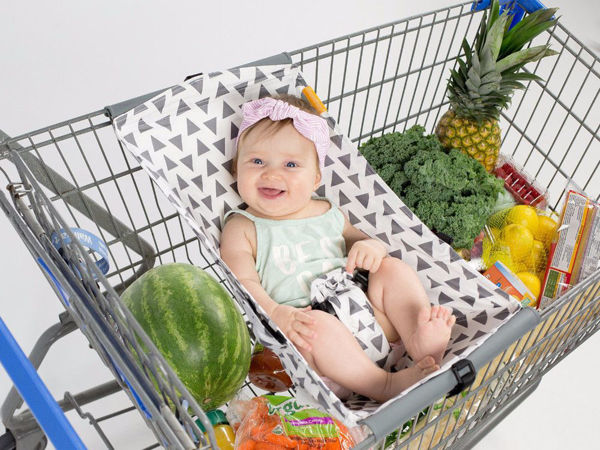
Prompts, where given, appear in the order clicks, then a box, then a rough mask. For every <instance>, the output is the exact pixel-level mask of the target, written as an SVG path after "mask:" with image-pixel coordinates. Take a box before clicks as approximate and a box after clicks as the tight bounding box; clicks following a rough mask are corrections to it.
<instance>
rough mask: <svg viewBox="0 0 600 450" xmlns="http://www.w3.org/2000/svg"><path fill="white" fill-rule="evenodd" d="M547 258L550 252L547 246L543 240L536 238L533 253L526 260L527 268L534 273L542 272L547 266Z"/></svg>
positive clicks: (532, 248)
mask: <svg viewBox="0 0 600 450" xmlns="http://www.w3.org/2000/svg"><path fill="white" fill-rule="evenodd" d="M547 260H548V252H547V251H546V246H545V245H544V243H543V242H542V241H538V240H537V239H534V240H533V246H532V247H531V253H529V256H528V257H527V260H526V265H527V269H528V270H529V271H530V272H534V273H537V272H540V271H542V270H544V269H545V268H546V262H547Z"/></svg>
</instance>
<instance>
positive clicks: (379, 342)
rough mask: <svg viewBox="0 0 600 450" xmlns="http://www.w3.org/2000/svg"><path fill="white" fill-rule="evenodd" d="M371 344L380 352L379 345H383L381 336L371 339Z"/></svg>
mask: <svg viewBox="0 0 600 450" xmlns="http://www.w3.org/2000/svg"><path fill="white" fill-rule="evenodd" d="M371 344H373V345H374V346H375V348H376V349H377V350H379V351H381V345H382V344H383V336H382V335H379V336H376V337H374V338H373V339H371Z"/></svg>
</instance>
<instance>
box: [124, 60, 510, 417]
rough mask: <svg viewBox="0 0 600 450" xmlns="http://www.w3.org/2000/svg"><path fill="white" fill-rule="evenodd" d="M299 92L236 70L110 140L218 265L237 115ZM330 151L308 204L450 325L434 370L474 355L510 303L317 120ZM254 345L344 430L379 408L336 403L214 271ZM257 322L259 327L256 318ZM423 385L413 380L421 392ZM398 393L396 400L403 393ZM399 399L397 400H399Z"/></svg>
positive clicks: (168, 94)
mask: <svg viewBox="0 0 600 450" xmlns="http://www.w3.org/2000/svg"><path fill="white" fill-rule="evenodd" d="M305 86H306V82H305V81H304V78H303V77H302V74H301V73H300V71H299V70H298V69H297V68H295V67H293V66H262V67H249V68H240V69H234V70H229V71H223V72H216V73H211V74H208V75H200V76H197V77H195V78H193V79H190V80H189V81H187V82H184V83H181V84H178V85H176V86H174V87H172V88H170V89H168V90H167V91H165V92H163V93H161V94H159V95H157V96H155V97H154V98H152V99H150V100H148V101H147V102H145V103H143V104H141V105H139V106H137V107H136V108H134V109H132V110H130V111H128V112H126V113H125V114H122V115H120V116H119V117H116V118H115V121H114V126H115V130H116V133H117V136H118V137H119V139H120V140H121V142H122V143H123V144H124V146H125V147H126V148H127V149H128V150H129V151H131V153H132V154H133V155H134V156H135V158H136V159H137V160H138V161H139V163H140V164H141V166H142V167H143V168H144V169H145V170H146V171H147V172H148V174H149V175H150V177H151V178H152V179H153V180H154V181H155V182H156V184H157V185H158V186H159V187H160V188H161V189H162V191H163V192H164V193H165V195H166V196H167V197H168V199H169V200H170V201H171V203H173V205H174V206H175V207H176V208H177V210H178V212H179V213H180V214H181V216H182V217H184V219H185V220H186V221H187V223H188V224H189V225H190V227H191V228H192V229H193V230H194V232H195V233H196V235H197V236H198V238H199V239H200V241H201V242H202V243H203V245H205V246H206V247H207V248H208V249H209V251H211V253H213V252H214V254H215V255H218V251H217V250H216V249H217V248H218V242H219V236H220V230H221V226H222V220H223V215H224V213H225V212H226V211H229V210H230V209H232V208H240V207H243V203H242V201H241V199H240V197H239V196H238V194H237V192H236V189H235V187H236V183H235V180H234V179H233V177H232V175H231V173H230V168H231V158H232V154H233V151H234V145H235V138H236V136H237V134H238V126H239V124H240V122H241V110H240V106H241V105H242V104H243V103H245V102H246V101H249V100H253V99H257V98H262V97H264V96H267V95H277V94H282V93H286V94H292V95H296V96H300V95H301V93H302V89H303V88H304V87H305ZM323 117H324V118H325V119H326V120H327V123H328V124H329V126H330V136H331V144H332V145H331V147H330V149H329V152H328V154H327V157H326V160H325V170H324V173H323V177H322V179H323V184H322V185H321V186H320V187H319V188H318V190H317V194H318V195H320V196H325V197H328V198H330V199H331V200H332V201H333V202H334V203H337V205H338V206H339V207H340V208H341V210H342V211H343V212H344V213H345V214H346V215H347V216H348V218H349V220H350V222H351V223H352V224H353V225H355V226H356V227H357V228H359V229H361V230H362V231H364V232H365V233H367V234H368V235H370V236H374V237H376V238H378V239H380V240H381V241H382V242H383V243H384V244H385V245H386V246H387V247H388V251H389V253H390V255H393V256H396V257H398V258H401V259H402V260H403V261H404V262H406V263H408V264H410V265H411V266H412V267H413V268H414V269H415V270H416V271H417V274H418V276H419V277H420V279H421V281H422V283H423V285H424V286H425V288H426V290H427V293H428V295H429V299H430V300H431V302H432V303H436V304H442V305H445V306H447V307H449V308H451V309H452V311H453V313H454V314H455V315H456V317H457V321H456V326H455V327H454V329H453V333H452V338H451V341H450V344H449V348H448V352H447V354H446V356H445V357H444V360H443V365H442V369H441V370H446V369H447V368H448V367H450V366H451V365H452V364H453V363H454V362H456V361H457V360H458V359H459V358H463V357H465V356H466V355H468V354H469V353H470V352H472V351H473V350H474V349H475V348H477V347H478V346H480V345H481V344H482V343H483V342H484V341H485V340H486V339H487V338H488V337H489V336H490V335H491V334H492V333H494V332H495V331H496V330H497V329H498V327H499V326H500V325H502V324H503V323H504V322H505V321H507V320H509V319H510V318H511V317H512V316H513V315H514V313H515V312H516V311H517V310H518V309H519V308H520V306H519V304H518V302H517V301H516V300H515V299H513V298H512V297H509V296H508V295H507V294H506V293H505V292H503V291H502V290H501V289H499V288H497V287H496V286H495V285H493V284H492V283H491V282H489V281H488V280H486V279H485V278H484V277H482V276H481V275H479V274H478V273H477V272H476V271H474V270H473V269H471V268H470V267H469V266H468V265H467V264H466V263H465V262H464V261H463V260H462V259H461V258H460V257H459V256H458V255H457V254H456V253H455V252H454V250H452V248H451V247H450V246H448V245H447V244H446V243H444V242H443V241H441V240H440V239H439V238H437V237H436V236H435V235H434V234H433V233H432V232H431V231H430V230H429V229H428V228H427V227H426V226H425V225H424V224H423V223H422V222H421V221H420V220H419V218H418V217H416V216H415V215H414V214H413V213H412V212H411V211H410V209H409V208H408V207H406V206H405V205H404V203H402V201H401V200H400V199H399V198H398V197H397V196H396V195H395V194H394V193H393V192H392V191H391V189H390V188H389V187H388V186H387V185H386V184H385V183H384V182H383V181H382V180H381V178H380V177H379V176H378V175H377V174H376V173H375V172H374V171H373V169H372V168H371V167H370V166H369V164H368V163H367V161H366V160H365V158H364V157H363V156H362V155H361V154H360V153H359V152H358V151H357V149H356V146H355V145H354V144H353V143H352V142H351V141H350V140H349V139H348V138H347V137H346V136H344V133H343V132H342V131H341V129H340V128H339V127H338V125H337V124H336V122H335V120H334V119H333V118H332V117H330V116H329V115H328V114H327V113H326V112H325V113H323ZM223 272H224V273H225V274H226V276H227V277H228V278H229V280H228V281H229V284H230V285H231V286H233V290H234V292H235V293H236V297H237V300H238V302H239V303H240V304H241V306H242V308H243V309H244V310H245V311H246V314H247V316H248V320H249V321H251V322H252V329H253V332H254V334H255V336H256V338H257V339H259V340H260V341H262V342H263V343H264V344H265V345H267V346H269V347H271V348H273V350H274V351H275V352H276V353H278V354H279V356H280V358H281V360H282V363H283V365H284V367H285V368H286V370H287V371H288V373H290V374H291V375H292V378H293V379H294V381H295V384H296V386H297V387H298V388H300V391H303V392H305V393H306V392H307V393H309V394H310V395H311V396H312V397H313V398H314V399H316V400H317V401H318V402H319V403H320V404H321V406H322V407H323V408H325V409H326V410H327V411H328V412H330V413H331V414H334V415H336V416H337V417H340V418H343V419H344V420H345V421H346V422H347V423H349V424H352V423H355V422H356V421H357V420H359V419H361V418H364V417H365V416H366V415H369V414H370V413H371V412H373V411H375V410H376V409H377V408H380V407H382V406H381V405H378V404H375V403H373V402H366V401H364V399H363V400H360V399H351V400H350V401H347V402H345V403H342V402H341V401H340V400H339V399H338V398H337V397H336V396H335V395H334V394H333V393H332V392H331V391H330V390H329V389H328V388H327V387H326V386H325V384H324V383H323V381H322V380H321V379H320V378H319V376H318V375H317V374H316V373H315V372H314V371H313V370H312V369H310V367H308V366H307V365H306V362H305V360H304V359H303V358H302V356H301V355H300V354H299V353H298V351H297V350H296V349H295V347H294V346H293V345H292V344H291V343H290V342H289V341H287V340H284V341H283V343H281V342H279V341H278V340H277V339H276V337H277V336H276V334H277V332H275V333H270V332H269V331H268V326H265V325H264V324H265V323H266V324H268V325H270V326H271V327H272V328H273V329H275V330H277V327H276V326H275V324H274V323H273V322H271V321H269V320H268V318H266V316H264V312H263V311H262V309H261V308H260V307H258V306H256V307H255V310H256V311H258V314H257V313H256V312H255V310H253V309H252V308H250V307H249V306H248V302H250V301H251V300H250V297H249V294H248V293H247V292H246V291H245V290H244V289H243V288H242V287H241V285H240V284H239V283H238V282H237V280H236V279H235V277H234V275H233V274H232V273H231V272H230V271H229V270H228V269H227V268H226V266H224V265H223ZM263 316H264V317H263ZM432 376H433V375H432ZM424 381H425V380H422V381H421V383H422V382H424ZM405 393H406V392H405ZM405 393H403V394H401V395H404V394H405Z"/></svg>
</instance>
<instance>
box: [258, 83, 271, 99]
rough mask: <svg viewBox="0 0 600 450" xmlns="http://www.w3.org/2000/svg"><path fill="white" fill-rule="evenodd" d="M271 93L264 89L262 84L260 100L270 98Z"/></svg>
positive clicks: (259, 94)
mask: <svg viewBox="0 0 600 450" xmlns="http://www.w3.org/2000/svg"><path fill="white" fill-rule="evenodd" d="M270 96H271V93H270V92H269V91H268V90H267V88H266V87H264V86H263V85H262V84H261V85H260V90H259V91H258V98H265V97H270Z"/></svg>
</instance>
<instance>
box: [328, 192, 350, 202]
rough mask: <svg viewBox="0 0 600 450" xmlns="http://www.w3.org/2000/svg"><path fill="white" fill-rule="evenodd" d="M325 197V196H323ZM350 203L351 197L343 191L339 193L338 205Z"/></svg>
mask: <svg viewBox="0 0 600 450" xmlns="http://www.w3.org/2000/svg"><path fill="white" fill-rule="evenodd" d="M322 197H323V196H322ZM348 203H350V199H349V198H348V197H347V196H346V194H344V193H343V192H342V191H340V192H339V194H338V205H340V206H344V205H347V204H348Z"/></svg>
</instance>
